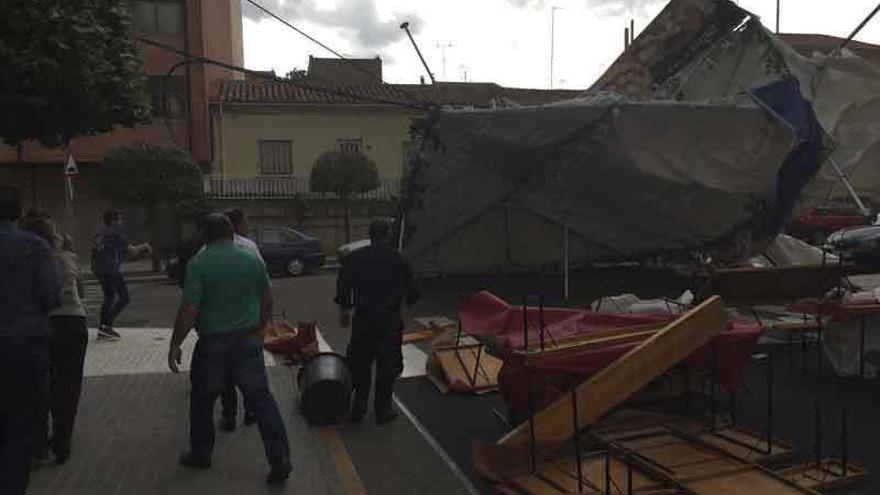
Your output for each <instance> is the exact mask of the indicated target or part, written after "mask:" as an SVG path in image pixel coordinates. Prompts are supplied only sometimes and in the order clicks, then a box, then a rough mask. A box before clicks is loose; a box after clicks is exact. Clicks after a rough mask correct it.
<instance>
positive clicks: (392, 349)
mask: <svg viewBox="0 0 880 495" xmlns="http://www.w3.org/2000/svg"><path fill="white" fill-rule="evenodd" d="M402 333H403V321H402V320H401V319H400V311H399V310H398V309H381V310H374V309H370V310H367V309H357V310H355V313H354V318H353V320H352V325H351V340H350V341H349V344H348V366H349V368H350V369H351V375H352V384H353V385H354V404H353V405H352V408H353V410H354V411H360V412H363V411H366V409H367V403H368V402H369V398H370V384H371V382H372V381H373V363H374V362H375V363H376V391H375V402H374V404H373V408H374V410H375V411H377V412H379V413H383V412H389V411H391V407H392V406H391V402H392V396H393V395H394V381H395V380H396V379H397V377H398V376H400V373H401V372H402V371H403V354H402V352H401V336H402Z"/></svg>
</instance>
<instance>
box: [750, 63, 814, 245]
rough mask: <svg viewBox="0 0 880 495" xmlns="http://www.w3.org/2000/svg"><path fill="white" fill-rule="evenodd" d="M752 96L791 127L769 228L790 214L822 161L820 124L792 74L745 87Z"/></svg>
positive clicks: (778, 226) (777, 181)
mask: <svg viewBox="0 0 880 495" xmlns="http://www.w3.org/2000/svg"><path fill="white" fill-rule="evenodd" d="M749 94H750V95H751V97H752V99H753V100H754V101H755V103H757V104H758V105H760V106H761V107H762V108H764V109H765V110H767V111H768V112H769V113H770V114H771V115H773V117H775V118H776V119H778V120H779V121H780V122H782V123H783V124H785V125H787V126H788V127H790V128H791V129H792V131H793V132H794V134H795V145H794V147H793V148H792V150H791V152H790V153H789V154H788V157H787V158H786V159H785V161H784V162H783V163H782V166H781V167H779V173H778V174H777V179H776V204H775V205H774V209H775V215H774V222H773V225H771V228H772V229H779V228H781V227H782V226H783V225H784V224H785V223H786V222H787V220H788V218H789V217H790V216H791V211H792V210H793V209H794V205H795V203H796V202H797V200H798V196H799V195H800V192H801V190H802V189H803V188H804V186H805V185H806V184H807V183H808V182H809V181H810V179H811V178H812V177H813V176H814V175H815V173H816V172H817V171H818V170H819V167H820V166H821V165H822V164H821V162H820V154H821V152H822V128H821V127H820V125H819V121H818V120H817V119H816V113H815V112H814V111H813V106H812V105H811V104H810V102H809V101H807V100H806V99H804V97H803V96H802V95H801V91H800V86H799V84H798V81H797V79H795V78H794V77H791V76H789V77H786V78H785V79H782V80H780V81H777V82H775V83H772V84H768V85H766V86H761V87H758V88H754V89H752V90H751V91H749Z"/></svg>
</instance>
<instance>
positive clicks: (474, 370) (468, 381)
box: [426, 344, 504, 395]
mask: <svg viewBox="0 0 880 495" xmlns="http://www.w3.org/2000/svg"><path fill="white" fill-rule="evenodd" d="M481 347H482V345H481V344H468V345H461V346H458V347H435V348H434V349H432V350H431V354H430V355H429V356H428V363H427V365H426V371H427V373H428V378H429V379H430V380H431V382H433V383H434V385H436V386H437V388H438V389H439V390H440V393H442V394H444V395H445V394H448V393H457V394H467V393H474V394H483V393H488V392H494V391H495V390H497V389H498V372H499V371H501V367H502V366H503V365H504V363H503V362H502V361H501V360H500V359H498V358H496V357H494V356H490V355H489V354H488V353H486V352H485V350H484V349H481Z"/></svg>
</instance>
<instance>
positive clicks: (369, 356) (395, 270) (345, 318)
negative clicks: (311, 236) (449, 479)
mask: <svg viewBox="0 0 880 495" xmlns="http://www.w3.org/2000/svg"><path fill="white" fill-rule="evenodd" d="M388 230H389V229H388V224H387V223H384V222H373V223H372V224H371V225H370V242H371V245H370V246H368V247H365V248H361V249H358V250H357V251H354V252H353V253H351V254H350V255H348V257H347V258H346V259H345V261H344V262H343V264H342V267H341V268H340V270H339V275H338V276H337V279H336V299H335V300H336V304H338V305H339V308H340V322H341V324H342V326H343V327H348V326H349V324H351V325H352V329H351V339H350V341H349V345H348V364H349V367H350V368H351V374H352V381H353V384H354V404H353V405H352V410H351V417H350V420H351V421H352V422H358V421H360V420H361V419H362V418H363V417H364V414H366V412H367V402H368V401H369V396H370V382H371V381H372V378H373V362H374V361H375V362H376V391H375V402H374V405H373V408H374V411H375V414H376V417H375V419H376V423H377V424H383V423H387V422H389V421H391V420H393V419H394V418H395V417H397V413H396V412H395V411H394V408H393V406H392V396H393V394H394V381H395V380H396V379H397V377H398V376H399V375H400V373H401V371H403V354H402V353H401V336H402V332H403V321H402V320H401V318H400V307H401V304H402V303H403V302H404V301H405V302H406V305H407V306H412V305H413V304H414V303H415V302H416V300H418V298H419V296H420V294H419V290H418V288H417V287H416V284H415V281H414V279H413V273H412V267H410V265H409V263H408V262H407V261H406V260H405V259H404V258H403V256H401V254H400V253H399V252H397V250H395V249H394V248H393V247H392V246H391V245H390V244H389V243H388V233H389V232H388ZM352 308H354V320H353V321H352V319H351V317H350V315H349V312H350V310H351V309H352Z"/></svg>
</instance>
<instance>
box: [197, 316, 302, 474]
mask: <svg viewBox="0 0 880 495" xmlns="http://www.w3.org/2000/svg"><path fill="white" fill-rule="evenodd" d="M230 375H231V376H232V377H233V380H234V381H235V384H236V385H237V386H238V388H239V390H241V393H242V395H244V402H245V407H246V408H247V410H248V411H250V412H251V413H252V414H253V415H254V417H255V418H256V420H257V424H258V425H259V428H260V436H261V437H262V438H263V447H264V448H265V450H266V459H268V461H269V464H270V465H272V466H275V465H278V464H282V463H286V462H290V447H289V446H288V443H287V432H286V430H285V428H284V422H283V420H282V419H281V413H280V412H278V405H277V404H276V403H275V398H274V397H272V392H270V391H269V382H268V380H267V378H266V366H265V363H264V361H263V341H262V340H261V339H260V338H259V337H257V336H256V335H253V334H251V333H250V332H233V333H230V334H221V335H216V336H207V337H199V340H198V341H197V342H196V348H195V351H193V359H192V369H191V371H190V382H191V384H192V395H191V396H190V410H189V420H190V446H191V449H192V455H193V457H195V458H196V459H199V460H206V461H207V460H210V459H211V453H212V452H213V450H214V414H213V413H214V403H215V402H216V401H217V396H219V395H220V392H221V391H223V387H224V386H225V385H226V383H227V377H228V376H230Z"/></svg>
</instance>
